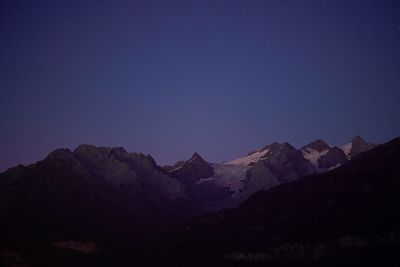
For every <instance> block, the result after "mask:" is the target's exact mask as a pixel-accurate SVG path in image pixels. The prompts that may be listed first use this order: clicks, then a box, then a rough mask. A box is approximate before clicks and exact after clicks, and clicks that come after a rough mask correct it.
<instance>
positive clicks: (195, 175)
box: [169, 152, 214, 184]
mask: <svg viewBox="0 0 400 267" xmlns="http://www.w3.org/2000/svg"><path fill="white" fill-rule="evenodd" d="M169 173H170V175H171V176H173V177H175V178H177V179H178V180H180V181H181V182H182V183H184V184H192V183H195V182H196V181H198V180H199V179H201V178H209V177H211V176H213V175H214V171H213V169H212V168H211V166H210V165H209V164H208V163H207V162H206V161H205V160H204V159H203V158H202V157H201V156H200V155H199V154H198V153H197V152H194V153H193V155H192V156H191V157H190V159H189V160H187V161H185V162H183V163H181V164H179V165H178V166H176V168H174V169H172V170H170V171H169Z"/></svg>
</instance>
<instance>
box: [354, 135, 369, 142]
mask: <svg viewBox="0 0 400 267" xmlns="http://www.w3.org/2000/svg"><path fill="white" fill-rule="evenodd" d="M351 142H352V143H367V142H365V140H364V139H363V138H362V137H361V136H359V135H356V136H354V137H353V139H351Z"/></svg>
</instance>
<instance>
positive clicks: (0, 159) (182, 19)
mask: <svg viewBox="0 0 400 267" xmlns="http://www.w3.org/2000/svg"><path fill="white" fill-rule="evenodd" d="M300 2H301V3H300ZM0 36H1V40H0V53H1V55H0V58H1V60H0V123H1V124H0V125H1V128H0V132H1V134H0V147H1V149H2V151H1V153H0V171H2V170H5V169H7V168H9V167H12V166H15V165H17V164H19V163H23V164H28V163H34V162H35V161H37V160H40V159H43V158H44V157H45V156H46V155H47V154H48V153H50V152H51V151H52V150H54V149H56V148H60V147H68V148H75V147H76V146H77V145H79V144H81V143H89V144H94V145H101V146H124V147H125V148H126V149H127V150H128V151H138V152H143V153H146V154H147V153H148V154H151V155H152V156H153V157H154V158H155V159H156V161H157V162H158V163H159V164H166V163H173V162H175V161H177V160H180V159H186V158H188V157H189V156H190V155H191V154H192V153H193V152H194V151H197V152H199V153H200V154H201V155H202V156H203V157H204V158H205V159H207V160H209V161H214V162H219V161H223V160H229V159H232V158H236V157H238V156H241V155H243V154H245V153H247V152H249V151H252V150H254V149H257V148H260V147H262V146H263V145H265V144H268V143H271V142H274V141H288V142H290V143H292V144H293V145H295V146H297V147H299V146H301V145H304V144H306V143H308V142H310V141H313V140H314V139H316V138H324V139H325V140H326V141H327V142H329V143H333V144H343V143H347V142H348V141H349V140H350V139H351V138H352V137H353V136H354V135H357V134H359V135H361V136H363V137H365V139H367V140H368V141H372V142H378V143H379V142H385V141H387V140H389V139H391V138H393V137H396V136H398V135H400V116H399V114H400V105H399V99H400V49H399V47H400V2H399V1H380V0H375V1H371V0H365V1H358V0H350V1H333V0H325V1H323V0H309V1H307V0H306V1H297V0H293V1H289V0H285V1H282V0H271V1H235V0H226V1H173V0H171V1H101V0H99V1H71V0H70V1H40V0H38V1H18V0H16V1H2V3H1V4H0Z"/></svg>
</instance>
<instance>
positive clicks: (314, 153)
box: [301, 147, 329, 169]
mask: <svg viewBox="0 0 400 267" xmlns="http://www.w3.org/2000/svg"><path fill="white" fill-rule="evenodd" d="M301 152H302V153H303V157H304V158H305V159H307V160H308V161H309V162H310V163H311V164H312V165H313V166H314V167H315V168H316V169H319V163H318V160H319V159H320V158H321V157H322V156H325V155H326V154H327V153H328V152H329V149H325V150H323V151H321V152H320V151H318V150H315V149H312V148H309V147H307V148H304V149H302V150H301Z"/></svg>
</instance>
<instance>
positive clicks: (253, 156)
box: [223, 148, 270, 166]
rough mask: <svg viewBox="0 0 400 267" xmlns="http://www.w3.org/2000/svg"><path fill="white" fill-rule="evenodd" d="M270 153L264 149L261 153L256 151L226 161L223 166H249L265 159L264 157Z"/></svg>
mask: <svg viewBox="0 0 400 267" xmlns="http://www.w3.org/2000/svg"><path fill="white" fill-rule="evenodd" d="M269 152H270V149H268V148H266V149H264V150H261V151H256V152H253V153H250V154H249V155H247V156H246V157H243V158H238V159H234V160H231V161H226V162H224V163H223V164H224V165H237V166H249V165H250V164H251V163H256V162H257V161H259V160H261V159H263V158H265V157H266V155H267V154H268V153H269Z"/></svg>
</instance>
